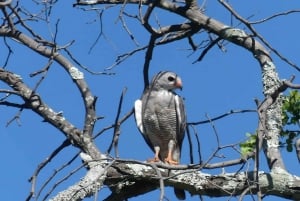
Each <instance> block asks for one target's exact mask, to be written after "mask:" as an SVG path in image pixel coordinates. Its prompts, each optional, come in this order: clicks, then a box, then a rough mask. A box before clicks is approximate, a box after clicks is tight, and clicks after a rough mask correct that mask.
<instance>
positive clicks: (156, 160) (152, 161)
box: [147, 157, 160, 163]
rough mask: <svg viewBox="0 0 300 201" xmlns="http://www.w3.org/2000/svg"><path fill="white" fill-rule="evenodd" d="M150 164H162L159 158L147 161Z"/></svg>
mask: <svg viewBox="0 0 300 201" xmlns="http://www.w3.org/2000/svg"><path fill="white" fill-rule="evenodd" d="M147 162H148V163H155V162H160V160H159V158H156V157H155V158H150V159H148V160H147Z"/></svg>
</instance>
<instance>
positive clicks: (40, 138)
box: [0, 0, 300, 201]
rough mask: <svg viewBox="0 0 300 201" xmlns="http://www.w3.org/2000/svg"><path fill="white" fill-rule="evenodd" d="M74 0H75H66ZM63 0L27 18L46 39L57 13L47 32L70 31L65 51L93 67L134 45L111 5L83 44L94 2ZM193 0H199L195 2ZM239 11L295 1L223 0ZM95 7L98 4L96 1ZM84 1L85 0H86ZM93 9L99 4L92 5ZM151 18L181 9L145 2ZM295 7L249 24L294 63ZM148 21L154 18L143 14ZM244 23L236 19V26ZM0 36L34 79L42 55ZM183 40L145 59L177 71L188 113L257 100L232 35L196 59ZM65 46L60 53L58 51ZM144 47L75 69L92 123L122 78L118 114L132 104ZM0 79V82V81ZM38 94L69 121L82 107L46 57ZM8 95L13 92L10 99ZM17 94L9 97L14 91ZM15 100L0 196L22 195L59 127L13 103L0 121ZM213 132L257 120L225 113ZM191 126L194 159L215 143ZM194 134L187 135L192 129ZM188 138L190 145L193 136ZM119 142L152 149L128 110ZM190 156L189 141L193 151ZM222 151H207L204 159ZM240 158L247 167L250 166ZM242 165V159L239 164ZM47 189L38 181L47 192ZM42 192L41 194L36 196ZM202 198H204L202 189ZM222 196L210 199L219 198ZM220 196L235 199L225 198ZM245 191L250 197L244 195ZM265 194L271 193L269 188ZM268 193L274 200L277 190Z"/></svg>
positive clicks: (225, 132) (2, 145)
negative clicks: (87, 94)
mask: <svg viewBox="0 0 300 201" xmlns="http://www.w3.org/2000/svg"><path fill="white" fill-rule="evenodd" d="M30 2H31V1H26V2H25V1H23V2H22V3H20V4H22V5H24V7H25V8H26V9H27V10H29V11H31V12H38V8H36V7H35V4H32V3H30ZM74 2H75V1H74ZM74 2H72V1H59V2H58V3H57V5H55V6H54V7H53V10H52V12H53V15H52V16H51V19H50V21H51V22H50V24H47V23H45V22H43V23H36V22H27V23H28V24H29V25H30V26H31V27H32V28H33V29H34V30H35V31H36V32H37V33H38V34H39V35H41V36H43V37H45V38H46V39H51V32H52V34H53V33H54V32H55V23H56V21H57V19H60V21H59V24H58V34H57V42H58V44H59V45H61V46H64V45H67V44H68V43H70V42H71V41H72V40H75V42H74V44H73V45H72V46H71V47H70V48H69V50H70V51H71V52H72V54H73V56H74V57H75V58H76V59H77V60H78V61H80V63H81V64H83V65H84V66H86V67H88V68H89V69H91V70H93V71H104V69H105V68H107V67H109V66H111V65H112V64H113V63H114V60H115V59H116V57H117V56H118V55H120V54H123V53H126V52H128V51H130V50H132V49H134V48H136V46H135V44H134V43H133V41H132V40H130V37H129V36H128V34H127V33H126V32H125V31H124V29H123V28H122V25H121V21H120V20H118V15H119V8H120V7H119V6H116V7H114V8H110V9H107V10H106V11H105V12H104V14H103V15H102V19H103V27H102V31H103V34H104V35H103V36H102V37H101V38H100V39H99V41H98V42H97V44H96V45H95V46H94V48H93V49H92V51H91V52H90V53H89V50H90V48H91V47H92V46H93V44H94V42H95V40H96V39H97V37H98V34H99V32H100V31H101V27H100V23H99V16H98V15H97V14H96V12H84V11H82V10H80V9H78V8H73V7H72V3H74ZM200 3H201V2H200ZM230 3H232V5H233V6H234V7H235V8H236V10H237V11H238V12H240V14H241V15H242V16H243V17H245V18H247V17H250V16H252V17H251V18H250V20H253V21H255V20H259V19H263V18H265V17H268V16H270V15H272V14H274V13H278V12H282V11H286V10H290V9H297V8H299V7H300V4H299V3H297V2H296V1H289V3H288V4H287V3H286V1H283V0H278V1H271V0H266V1H258V0H255V1H250V0H246V1H238V0H234V1H230ZM98 7H99V8H104V6H98ZM86 8H88V7H86ZM137 9H138V8H137V7H136V6H130V5H129V6H126V11H128V12H129V13H137ZM205 9H206V11H205V12H206V14H207V15H209V16H211V17H213V18H216V19H218V20H221V21H223V22H225V23H226V24H228V25H231V23H232V25H233V26H237V25H238V24H239V23H238V22H237V21H236V20H235V19H233V20H232V19H231V17H230V15H229V13H228V11H226V10H225V9H224V8H223V7H222V6H221V5H219V4H218V3H217V2H216V1H207V4H206V8H205ZM99 12H100V10H99ZM155 13H156V14H157V18H158V19H159V20H160V22H161V25H162V26H165V25H168V24H170V23H171V22H172V21H173V20H174V21H176V22H178V23H179V22H183V21H184V19H182V18H180V17H174V16H173V15H171V14H170V13H166V15H164V14H165V13H164V12H161V11H159V10H155ZM299 16H300V13H299V14H298V13H297V14H291V15H290V16H285V17H281V18H277V19H274V20H271V21H268V22H266V23H264V24H259V25H256V26H255V28H256V29H257V31H259V33H261V35H263V36H264V37H265V39H266V40H267V41H269V43H270V44H272V45H273V47H274V48H276V49H277V50H278V51H280V52H281V53H282V54H283V55H284V56H285V57H287V58H289V59H290V60H291V61H293V62H294V63H298V64H299V63H300V57H299V47H300V40H299V39H298V38H299V36H298V35H299V33H298V31H297V28H296V25H297V24H298V19H299ZM152 23H155V22H154V21H152ZM127 25H128V27H129V29H130V30H131V32H132V33H133V34H134V36H135V37H136V38H135V39H136V40H137V41H138V43H139V44H140V45H141V46H144V45H145V44H147V42H148V40H149V34H148V33H147V32H145V31H144V30H143V29H141V27H140V26H138V25H137V24H136V23H134V20H132V19H129V20H128V21H127ZM241 28H244V27H241ZM206 38H207V34H206V33H202V34H197V35H196V36H195V37H194V40H195V42H196V43H200V42H201V40H203V39H206ZM0 43H1V46H2V48H1V49H0V62H1V64H0V65H3V64H4V58H5V56H6V54H7V51H8V50H7V49H6V48H3V47H4V43H3V40H1V42H0ZM8 43H9V44H10V45H11V46H12V47H13V48H14V53H13V55H12V58H11V59H10V61H9V64H8V67H7V69H9V70H10V71H14V72H15V73H17V74H19V75H21V76H22V78H23V80H24V82H25V83H27V84H28V85H29V86H31V87H33V86H35V83H36V81H37V80H38V79H39V77H35V78H30V77H29V74H30V73H32V72H35V71H37V70H39V69H42V68H43V67H44V66H45V65H46V63H47V59H46V58H42V57H40V56H39V55H37V54H36V53H33V52H31V51H29V50H28V49H27V48H24V47H22V46H20V45H19V44H17V43H16V42H15V41H11V40H8ZM189 48H190V46H189V45H188V42H187V40H182V41H178V42H175V43H173V44H169V45H165V46H160V47H157V48H156V49H155V50H154V55H153V58H152V61H151V69H150V75H151V76H152V75H153V74H155V73H157V72H158V71H160V70H172V71H175V72H177V73H178V75H180V76H181V78H182V80H183V85H184V88H183V91H180V92H178V93H179V94H180V95H182V96H183V97H184V98H185V104H186V109H187V115H188V121H190V122H191V121H199V120H206V114H207V115H208V116H209V117H211V118H213V117H215V116H217V115H220V114H223V113H226V112H228V111H230V110H239V109H255V103H254V99H255V98H258V99H260V100H262V98H263V96H262V85H261V74H260V67H259V65H258V63H257V62H256V61H255V60H254V58H253V56H252V55H251V54H250V53H249V52H247V51H246V50H244V49H241V48H239V47H236V46H234V45H232V44H227V45H226V46H225V48H226V52H221V51H220V50H219V49H218V48H217V47H215V48H213V50H212V51H210V52H209V53H208V54H207V55H206V57H205V58H204V60H203V61H202V62H198V63H196V64H192V63H193V62H194V61H195V60H196V59H197V57H198V56H199V54H200V52H199V51H198V52H196V53H192V52H191V51H190V50H189ZM64 54H65V53H64ZM271 55H272V56H273V59H274V62H275V65H276V66H277V69H278V72H279V76H280V78H281V79H288V78H289V77H290V76H291V75H293V74H294V75H296V76H298V77H297V78H296V82H298V83H299V82H300V79H299V73H298V72H297V71H295V70H294V69H293V68H292V67H290V66H288V65H287V64H286V63H284V62H282V61H281V60H280V59H279V58H278V57H276V56H275V55H274V54H273V53H272V54H271ZM144 57H145V52H143V51H142V52H139V53H137V54H135V55H133V56H132V57H130V58H129V59H127V60H126V61H125V62H123V63H122V64H120V65H119V66H116V67H114V68H113V69H112V70H110V71H107V72H113V73H116V74H115V75H113V76H107V75H98V76H95V75H91V74H89V73H88V72H86V71H84V70H83V69H81V70H82V71H83V72H84V75H85V78H86V81H87V82H88V84H89V85H90V88H91V90H92V93H93V94H94V95H95V96H98V102H97V114H98V115H99V116H104V117H105V118H104V119H103V120H101V121H99V122H98V123H97V126H96V129H95V133H97V132H98V131H100V130H101V129H102V128H104V127H107V126H109V125H111V124H112V123H113V122H114V118H115V114H116V112H117V106H118V101H119V97H120V94H121V92H122V89H123V88H124V87H127V93H126V95H125V98H124V102H123V108H122V115H121V116H123V115H124V114H126V113H127V112H128V111H130V109H131V108H132V106H133V102H134V101H135V100H136V99H137V98H139V97H140V95H141V92H142V89H143V77H142V71H143V69H142V67H143V64H144ZM4 86H5V85H3V84H2V83H0V88H6V87H4ZM38 93H39V94H40V95H41V97H42V99H43V100H44V101H45V102H46V103H47V104H48V105H49V106H51V107H52V108H53V109H54V110H55V111H57V112H58V111H63V114H64V115H65V117H66V118H67V119H68V120H69V121H70V122H71V123H73V124H74V125H76V126H78V127H79V128H82V127H83V114H84V108H83V105H82V101H81V97H80V94H79V93H78V91H77V89H76V87H75V85H74V84H73V83H72V81H71V79H70V77H69V76H68V75H67V74H66V72H65V71H64V70H63V69H62V68H61V67H60V66H58V65H57V64H54V65H53V66H52V67H51V69H50V71H49V73H48V75H47V77H46V79H45V80H44V81H43V83H42V85H41V86H40V87H39V89H38ZM12 100H13V99H12ZM15 100H17V101H18V102H22V101H20V100H19V99H15ZM17 112H18V110H17V109H12V108H7V107H0V114H1V115H0V136H1V140H0V151H1V153H2V166H1V173H0V174H1V180H0V186H1V187H2V188H1V189H0V193H1V197H2V199H3V200H24V199H25V198H26V197H27V195H28V193H29V191H30V183H28V178H30V176H31V175H32V174H33V171H34V170H35V168H36V167H37V165H38V164H39V163H40V162H41V161H43V160H44V159H45V158H46V157H48V155H49V154H50V153H51V152H52V150H53V149H55V148H56V147H58V146H59V145H60V143H61V142H62V141H63V140H64V139H65V137H64V136H63V135H62V134H61V133H59V132H58V131H57V130H56V129H55V128H53V127H51V126H50V125H48V124H47V123H44V122H42V119H41V118H40V117H39V116H37V115H35V114H32V112H31V111H26V110H25V111H23V112H22V115H21V119H20V123H21V125H20V126H19V125H18V124H17V123H16V122H13V123H12V124H10V125H9V127H6V126H5V125H6V123H7V122H8V121H9V120H10V119H11V118H13V117H14V115H16V113H17ZM214 124H215V126H216V129H217V132H218V135H219V137H220V142H221V144H222V145H227V144H231V143H237V142H240V141H241V140H242V139H245V133H247V132H252V133H253V132H255V129H256V126H257V116H256V114H255V113H247V114H237V115H233V116H230V117H227V118H224V119H221V120H219V121H216V122H215V123H214ZM112 132H113V130H109V131H107V132H105V133H104V134H103V135H102V136H100V137H99V138H97V140H96V143H97V145H99V148H100V149H101V151H106V149H107V148H108V146H109V143H110V140H111V138H112ZM197 132H198V135H199V138H200V140H201V151H202V157H203V160H206V159H207V158H208V157H209V156H210V155H211V154H212V152H213V151H214V150H215V149H216V139H215V134H214V132H213V129H212V127H211V125H200V126H197ZM194 141H195V138H194ZM194 147H196V145H194ZM119 151H120V157H121V158H127V159H136V160H145V159H147V158H149V157H152V153H151V151H150V149H149V148H148V146H147V145H146V143H145V142H144V141H143V139H142V137H141V135H140V134H139V132H138V130H137V129H136V126H135V123H134V119H133V117H131V118H130V119H128V120H127V121H126V123H124V124H123V125H122V127H121V136H120V141H119ZM76 153H77V150H76V149H74V148H73V147H69V148H67V149H66V150H64V151H63V152H61V153H60V155H59V156H58V157H57V158H55V159H54V160H53V161H52V163H51V164H50V165H49V166H47V168H46V169H44V170H43V171H42V172H41V174H40V176H39V177H38V183H37V185H38V186H40V185H42V184H43V183H44V182H45V180H46V179H47V178H48V177H49V174H52V173H53V171H54V170H55V169H57V168H59V167H61V165H62V164H63V163H65V162H67V161H69V160H70V159H71V158H72V157H73V156H74V154H76ZM232 153H233V151H232V150H224V151H221V152H220V154H223V155H224V156H226V158H225V159H231V158H236V157H238V156H239V155H238V154H237V153H234V154H232ZM188 154H189V152H188V143H187V139H185V141H184V145H183V151H182V163H189V155H188ZM194 154H195V160H196V161H197V160H198V158H197V157H196V154H197V152H196V150H195V151H194ZM283 157H284V160H285V162H286V167H287V169H288V170H289V171H290V172H291V173H293V174H297V173H299V164H298V161H297V160H296V157H295V154H294V153H289V154H287V153H286V151H285V150H284V149H283ZM220 160H223V159H215V160H214V162H216V161H220ZM261 164H262V170H265V171H268V168H267V166H266V165H265V164H266V163H265V158H264V156H263V155H262V157H261ZM79 165H80V160H77V161H76V162H75V163H74V164H73V165H71V166H70V167H68V168H67V170H66V171H63V172H62V173H60V174H59V175H58V176H57V177H56V179H55V181H54V182H52V183H51V184H50V185H49V187H52V186H53V184H54V183H55V182H57V181H58V180H60V179H61V178H63V177H64V176H65V175H66V174H67V173H68V172H69V171H70V170H74V169H75V168H76V167H78V166H79ZM251 165H252V162H250V168H251V167H252V166H251ZM238 168H239V167H233V168H226V169H225V170H226V172H234V171H236V170H237V169H238ZM244 170H246V168H245V169H244ZM205 172H207V173H211V174H219V173H221V170H220V169H217V170H213V171H205ZM83 174H84V171H81V172H79V173H77V174H75V175H74V176H73V177H71V179H70V180H68V181H67V182H65V183H63V184H62V185H61V186H59V187H58V188H57V190H55V192H58V191H60V190H61V189H64V188H65V187H66V186H69V185H71V184H73V182H75V181H77V179H78V178H80V177H81V176H82V175H83ZM48 190H49V189H46V190H45V191H44V193H45V192H47V191H48ZM107 194H108V191H107V190H106V189H104V190H103V191H101V192H100V193H99V200H102V199H103V198H105V197H106V196H107ZM166 196H167V197H168V198H170V200H175V198H174V196H173V192H172V190H168V191H167V192H166ZM42 197H43V196H42ZM158 197H159V191H155V192H152V193H150V194H148V195H144V196H140V197H138V198H135V199H132V200H142V201H143V200H155V199H156V198H158ZM206 199H207V200H210V198H206ZM226 199H227V198H225V199H224V198H221V199H214V198H212V199H211V200H226ZM188 200H199V198H198V197H190V196H188ZM229 200H237V198H231V199H229ZM248 200H251V199H250V198H249V199H248ZM265 200H274V197H270V198H266V199H265ZM276 200H284V199H278V198H276Z"/></svg>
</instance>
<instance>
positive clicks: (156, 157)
mask: <svg viewBox="0 0 300 201" xmlns="http://www.w3.org/2000/svg"><path fill="white" fill-rule="evenodd" d="M154 151H155V155H154V158H151V159H148V160H147V161H148V162H159V161H160V160H159V157H158V154H159V151H160V148H159V146H155V147H154Z"/></svg>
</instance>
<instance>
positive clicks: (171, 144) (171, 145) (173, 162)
mask: <svg viewBox="0 0 300 201" xmlns="http://www.w3.org/2000/svg"><path fill="white" fill-rule="evenodd" d="M174 148H175V142H174V140H170V141H169V143H168V156H167V158H165V162H166V163H169V164H171V165H178V161H176V160H173V150H174Z"/></svg>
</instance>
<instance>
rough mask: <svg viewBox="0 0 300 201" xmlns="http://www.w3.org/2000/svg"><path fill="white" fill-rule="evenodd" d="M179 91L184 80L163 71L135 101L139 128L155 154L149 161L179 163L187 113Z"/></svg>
mask: <svg viewBox="0 0 300 201" xmlns="http://www.w3.org/2000/svg"><path fill="white" fill-rule="evenodd" d="M178 88H179V89H182V82H181V78H180V77H179V76H177V75H176V74H175V73H174V72H170V71H161V72H159V73H158V74H157V75H155V76H154V77H153V79H152V81H151V83H150V85H149V86H148V87H147V88H146V89H145V91H144V93H143V95H142V97H141V100H136V101H135V104H134V108H135V119H136V124H137V127H138V129H139V131H140V132H141V134H142V135H143V137H144V139H145V141H146V142H147V144H148V145H149V147H150V148H151V149H152V151H153V152H154V153H155V155H154V158H153V159H150V160H148V161H150V162H158V161H163V162H164V163H168V164H170V165H177V164H179V163H180V154H181V146H182V141H183V138H184V133H185V126H186V114H185V110H184V105H183V100H182V98H181V97H180V96H179V95H177V94H176V93H175V92H174V90H175V89H178ZM176 190H178V189H175V193H176ZM179 191H180V190H179ZM177 193H178V191H177ZM177 193H176V196H177V197H178V198H179V197H180V196H178V195H177ZM180 193H182V192H180ZM184 197H185V195H184V192H183V199H184Z"/></svg>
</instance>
